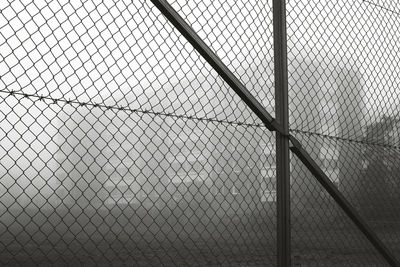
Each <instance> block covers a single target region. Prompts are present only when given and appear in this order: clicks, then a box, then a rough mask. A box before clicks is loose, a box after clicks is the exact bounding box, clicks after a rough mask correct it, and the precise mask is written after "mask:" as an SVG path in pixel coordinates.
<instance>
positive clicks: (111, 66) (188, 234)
mask: <svg viewBox="0 0 400 267" xmlns="http://www.w3.org/2000/svg"><path fill="white" fill-rule="evenodd" d="M2 5H3V6H1V10H2V13H1V17H2V24H1V26H0V28H1V29H2V30H1V36H2V40H1V42H0V43H1V44H0V46H1V50H2V52H1V56H2V60H1V65H2V67H1V69H2V70H1V72H2V73H1V92H0V94H1V99H2V101H1V104H0V106H1V109H0V110H1V112H0V114H1V118H0V121H1V125H2V127H1V137H0V139H1V146H0V147H1V150H0V158H1V164H0V168H1V173H2V179H1V182H0V190H1V198H0V200H1V201H0V203H1V204H0V206H1V214H0V218H1V220H0V222H1V223H0V225H1V228H0V229H1V231H0V239H1V240H2V241H1V242H0V261H1V264H4V265H18V264H30V263H34V264H47V263H49V264H56V265H63V264H64V265H68V264H89V265H90V264H92V265H101V264H104V265H105V266H108V265H110V264H115V265H124V264H134V265H173V266H175V265H179V264H180V265H212V264H215V265H219V264H224V265H234V264H237V265H239V264H246V263H248V264H272V265H273V264H274V262H275V259H274V255H275V254H276V252H274V251H276V248H275V247H274V243H275V241H274V240H276V237H275V228H276V223H275V220H274V218H275V217H276V215H275V213H276V208H275V204H274V203H275V198H276V196H275V193H274V192H275V191H274V183H275V181H274V179H273V177H274V164H275V163H274V162H275V158H274V156H273V154H274V151H273V143H274V142H273V139H274V138H273V136H272V134H271V133H270V132H268V131H266V129H264V128H262V127H260V125H259V123H260V122H259V121H258V119H256V117H255V116H254V115H253V114H252V113H251V112H250V111H249V110H248V108H247V107H246V106H245V104H244V103H242V102H241V101H240V100H239V98H238V97H237V96H234V95H233V93H232V92H231V91H230V90H229V87H228V86H227V85H226V84H225V82H224V81H223V80H222V79H221V78H220V77H218V75H217V74H216V73H215V72H214V71H213V70H212V68H211V67H210V66H208V64H207V63H205V61H204V60H203V59H202V58H201V57H200V56H199V55H198V54H197V53H196V52H195V51H194V50H193V48H192V47H191V46H190V45H189V44H188V43H187V42H186V41H185V40H184V39H183V38H182V37H181V36H180V35H179V33H178V32H177V31H176V30H175V29H174V28H173V27H172V26H171V25H170V24H169V23H168V22H167V21H166V20H165V19H164V18H163V17H162V16H161V15H160V13H159V12H158V11H157V10H156V9H155V8H154V7H153V6H152V5H151V4H149V3H147V2H132V1H128V2H126V1H125V2H124V1H120V2H116V3H103V2H95V1H86V2H83V3H70V2H60V1H53V2H50V3H48V2H44V1H43V2H40V1H35V2H31V3H19V2H11V3H2ZM253 66H256V65H253ZM245 70H246V69H245V68H243V73H242V75H245V73H244V71H245ZM239 72H240V71H239ZM260 73H261V72H259V75H260ZM263 75H264V73H263ZM265 77H266V78H265V79H270V77H269V76H265ZM254 80H255V78H252V81H254ZM249 82H250V80H249ZM264 85H265V84H263V86H264ZM268 86H269V88H271V87H272V83H269V85H268ZM265 248H269V249H265Z"/></svg>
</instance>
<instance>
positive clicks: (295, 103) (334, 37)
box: [287, 1, 399, 257]
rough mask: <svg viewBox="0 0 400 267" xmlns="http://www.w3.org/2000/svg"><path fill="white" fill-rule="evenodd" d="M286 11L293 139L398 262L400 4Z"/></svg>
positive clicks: (333, 4) (301, 4) (300, 6)
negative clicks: (399, 9)
mask: <svg viewBox="0 0 400 267" xmlns="http://www.w3.org/2000/svg"><path fill="white" fill-rule="evenodd" d="M287 3H288V5H287V22H288V23H287V27H288V61H289V88H290V90H291V93H290V92H289V96H290V103H291V104H290V105H291V106H290V113H291V116H290V119H291V123H290V128H291V132H292V133H293V134H294V135H295V136H296V137H297V138H298V139H299V140H301V143H302V145H303V146H304V147H305V148H306V149H307V151H308V152H309V153H310V154H311V155H312V157H313V158H314V160H315V161H316V162H318V163H319V165H320V166H321V168H322V169H323V170H324V171H325V173H326V174H327V175H328V176H329V177H330V179H331V180H332V182H334V183H335V184H336V185H337V187H338V188H339V190H340V191H341V192H342V193H343V194H344V195H345V197H346V199H347V200H348V201H349V202H350V203H351V204H352V205H353V207H355V208H356V210H357V211H358V212H359V213H360V215H361V216H362V218H363V219H365V220H366V222H367V223H368V225H369V226H370V227H371V228H372V229H374V231H375V232H376V233H377V234H378V236H379V237H380V238H381V240H382V241H383V242H384V243H385V245H386V246H388V247H389V248H390V249H392V251H393V252H394V253H397V257H398V256H399V255H398V250H397V249H396V248H397V245H396V244H395V241H394V240H395V239H398V237H399V236H398V232H399V231H398V227H397V226H396V225H398V221H399V217H398V214H399V213H398V209H397V205H396V204H395V203H397V200H396V199H397V195H398V193H397V192H398V186H397V183H398V182H397V181H398V180H399V172H398V170H397V169H398V168H397V167H396V166H397V165H398V164H397V161H398V159H399V153H398V149H399V132H398V122H397V121H398V119H399V108H398V107H399V103H398V101H399V90H398V89H397V88H398V79H397V78H396V77H397V70H396V66H397V65H398V57H397V55H396V52H395V51H397V50H398V44H397V42H396V41H395V39H396V37H395V36H396V32H397V29H398V26H399V20H398V16H397V15H396V12H397V10H396V8H397V4H395V3H394V2H392V1H307V2H306V1H288V2H287ZM299 106H300V107H302V108H303V107H304V108H305V109H306V112H303V110H302V109H301V110H299ZM297 168H298V167H296V168H295V169H294V170H293V177H296V173H297V170H296V169H297ZM299 176H301V175H299ZM293 179H295V178H293ZM299 179H300V178H299ZM295 183H298V184H300V185H299V187H301V184H303V183H304V186H303V187H306V186H307V185H309V183H310V182H309V181H304V182H303V181H301V180H299V181H297V182H295ZM314 191H316V190H314V189H313V188H307V189H306V192H308V193H309V195H311V196H312V197H314V196H313V194H314ZM306 192H303V191H301V190H300V191H298V192H297V191H293V192H292V196H293V198H296V196H297V195H300V196H304V195H305V194H306ZM303 198H304V197H303ZM293 206H295V207H296V206H298V204H296V203H293ZM299 212H300V213H301V212H302V211H301V209H300V210H299ZM325 215H326V216H327V217H329V216H330V214H329V212H328V211H326V213H325ZM309 216H311V218H315V220H316V221H318V217H317V215H314V214H310V215H309ZM396 222H397V223H396ZM304 238H305V237H304ZM337 238H338V239H339V238H342V237H337Z"/></svg>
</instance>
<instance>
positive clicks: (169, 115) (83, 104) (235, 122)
mask: <svg viewBox="0 0 400 267" xmlns="http://www.w3.org/2000/svg"><path fill="white" fill-rule="evenodd" d="M0 93H5V94H8V95H9V96H14V95H18V96H22V97H24V98H30V99H32V101H43V100H49V101H52V102H53V103H54V104H57V103H58V102H61V103H66V104H69V105H72V104H76V105H79V106H91V107H94V108H104V109H107V110H118V111H128V112H132V113H141V114H150V115H154V116H164V117H171V118H176V119H187V120H197V121H207V122H217V123H225V124H229V125H238V126H248V127H260V128H261V127H264V125H262V124H255V123H244V122H241V121H228V120H218V119H213V118H207V117H197V116H190V115H178V114H174V113H164V112H156V111H151V110H142V109H132V108H129V107H123V106H117V105H113V106H109V105H105V104H99V103H91V102H81V101H77V100H67V99H63V98H53V97H50V96H42V95H37V94H27V93H22V92H18V91H7V90H0ZM33 99H36V100H33Z"/></svg>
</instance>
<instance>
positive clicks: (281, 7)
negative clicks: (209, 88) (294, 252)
mask: <svg viewBox="0 0 400 267" xmlns="http://www.w3.org/2000/svg"><path fill="white" fill-rule="evenodd" d="M285 1H286V0H273V24H274V25H273V27H274V67H275V112H276V120H277V122H278V123H279V124H280V125H281V127H282V132H278V131H277V132H276V178H277V217H278V218H277V220H278V222H277V223H278V225H277V231H278V233H277V235H278V237H277V239H278V242H277V245H278V247H277V249H278V253H277V254H278V266H290V261H291V255H290V163H289V160H290V159H289V156H290V155H289V106H288V72H287V71H288V70H287V41H286V3H285Z"/></svg>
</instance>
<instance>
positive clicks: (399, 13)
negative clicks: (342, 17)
mask: <svg viewBox="0 0 400 267" xmlns="http://www.w3.org/2000/svg"><path fill="white" fill-rule="evenodd" d="M362 1H363V3H365V4H369V5H372V6H376V7H379V8H381V9H383V10H385V11H387V12H390V13H393V14H396V15H400V12H397V11H394V10H391V9H389V8H387V7H384V6H382V5H379V4H376V3H373V2H371V1H369V0H362Z"/></svg>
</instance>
